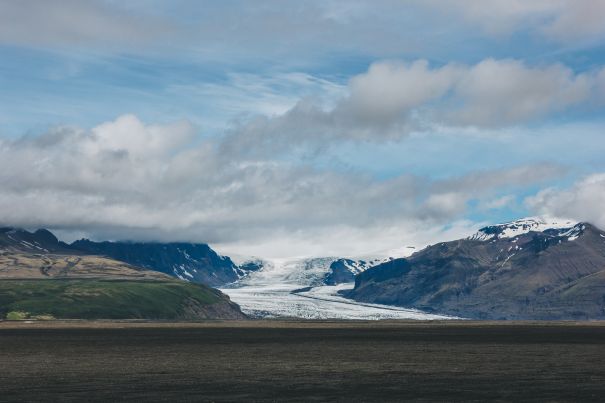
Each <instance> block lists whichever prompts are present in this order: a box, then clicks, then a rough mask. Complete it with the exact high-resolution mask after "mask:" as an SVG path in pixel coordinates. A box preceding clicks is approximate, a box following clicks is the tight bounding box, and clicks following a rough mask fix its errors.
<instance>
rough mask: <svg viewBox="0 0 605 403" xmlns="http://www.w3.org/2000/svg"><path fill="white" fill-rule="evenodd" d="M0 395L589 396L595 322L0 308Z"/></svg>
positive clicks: (596, 385) (600, 349)
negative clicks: (61, 313) (31, 312)
mask: <svg viewBox="0 0 605 403" xmlns="http://www.w3.org/2000/svg"><path fill="white" fill-rule="evenodd" d="M0 362H1V363H2V371H0V400H1V401H23V400H28V401H48V400H54V401H84V400H86V401H91V400H92V401H107V400H122V399H131V400H137V401H141V400H154V401H162V400H164V401H200V400H202V401H203V400H211V401H222V400H228V401H234V400H241V401H255V400H256V401H275V400H278V401H280V400H289V399H290V400H299V401H324V400H331V401H334V400H339V401H351V400H354V401H359V400H362V401H401V400H428V401H435V400H437V401H455V400H459V401H460V400H464V401H469V400H488V399H495V400H505V401H528V400H529V401H531V400H533V401H545V400H546V401H553V400H556V401H590V400H592V401H597V400H602V398H603V396H605V324H603V323H600V322H599V323H523V322H514V323H495V322H492V323H486V322H458V321H452V322H433V323H429V322H371V323H368V322H296V321H293V322H287V321H275V322H273V321H248V322H206V323H193V324H190V323H153V322H147V323H145V322H140V323H132V322H80V321H74V322H63V323H62V322H34V323H24V322H3V323H2V322H0Z"/></svg>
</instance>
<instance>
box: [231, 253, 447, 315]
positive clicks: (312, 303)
mask: <svg viewBox="0 0 605 403" xmlns="http://www.w3.org/2000/svg"><path fill="white" fill-rule="evenodd" d="M333 260H335V259H332V258H320V259H301V260H290V261H284V260H274V261H270V262H265V266H264V268H263V269H262V270H260V271H258V272H255V273H251V274H250V275H249V276H247V277H246V278H243V279H241V280H239V281H237V282H236V283H233V284H231V285H229V286H227V287H224V288H222V289H221V291H222V292H224V293H225V294H227V295H229V297H230V298H231V300H232V301H234V302H236V303H237V304H239V305H240V307H241V308H242V311H243V312H244V313H246V314H248V315H250V316H253V317H259V318H304V319H358V320H380V319H418V320H436V319H454V318H452V317H447V316H441V315H433V314H428V313H424V312H421V311H418V310H415V309H405V308H401V307H394V306H387V305H378V304H366V303H361V302H357V301H353V300H350V299H347V298H344V297H342V296H340V295H339V294H338V291H341V290H347V289H351V288H353V283H346V284H340V285H336V286H326V285H323V284H322V283H321V282H322V279H323V277H324V276H325V275H326V273H328V271H329V266H330V263H331V262H332V261H333ZM301 289H304V290H301Z"/></svg>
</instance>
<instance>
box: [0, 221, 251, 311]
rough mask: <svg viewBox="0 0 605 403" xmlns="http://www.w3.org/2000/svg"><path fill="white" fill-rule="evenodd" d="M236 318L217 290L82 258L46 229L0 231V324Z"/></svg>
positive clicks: (98, 258) (112, 261) (103, 258)
mask: <svg viewBox="0 0 605 403" xmlns="http://www.w3.org/2000/svg"><path fill="white" fill-rule="evenodd" d="M9 314H11V316H15V315H17V316H19V317H34V318H35V317H52V318H84V319H133V318H136V319H166V320H175V319H178V320H197V319H209V318H212V319H242V318H245V315H244V314H242V312H241V311H240V309H239V307H238V306H237V305H236V304H234V303H232V302H231V301H230V300H229V298H228V297H227V296H226V295H224V294H222V293H221V292H220V291H218V290H214V289H212V288H209V287H207V286H204V285H202V284H192V283H188V282H185V281H181V280H178V279H175V278H174V277H171V276H168V275H166V274H163V273H160V272H157V271H152V270H148V269H145V268H142V267H139V266H136V265H132V264H128V263H125V262H122V261H118V260H115V259H111V258H108V257H106V256H98V255H94V254H88V253H86V252H84V251H82V250H77V249H74V248H72V247H71V246H69V245H67V244H64V243H62V242H59V241H58V240H57V238H56V237H55V236H54V235H53V234H52V233H50V232H49V231H46V230H38V231H36V232H33V233H32V232H28V231H25V230H22V229H14V228H0V318H4V317H6V316H9Z"/></svg>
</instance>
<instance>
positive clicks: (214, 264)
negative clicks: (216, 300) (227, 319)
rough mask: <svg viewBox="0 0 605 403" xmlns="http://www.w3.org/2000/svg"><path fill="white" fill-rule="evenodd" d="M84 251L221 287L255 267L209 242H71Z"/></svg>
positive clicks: (74, 247)
mask: <svg viewBox="0 0 605 403" xmlns="http://www.w3.org/2000/svg"><path fill="white" fill-rule="evenodd" d="M70 247H71V248H73V249H77V250H79V251H81V252H84V253H92V254H95V255H102V256H107V257H110V258H112V259H116V260H119V261H122V262H126V263H129V264H132V265H135V266H139V267H144V268H147V269H151V270H156V271H159V272H162V273H166V274H168V275H170V276H174V277H178V278H180V279H181V280H186V281H191V282H193V283H199V284H206V285H209V286H211V287H218V286H222V285H225V284H228V283H232V282H234V281H237V280H239V279H240V278H242V277H244V276H245V275H246V274H247V273H248V271H249V270H255V268H253V267H248V266H244V267H239V266H237V265H236V264H235V263H233V261H231V259H230V258H229V257H226V256H220V255H219V254H217V253H216V252H215V251H214V250H212V248H210V247H209V246H208V245H206V244H192V243H153V242H93V241H89V240H87V239H82V240H79V241H76V242H74V243H72V244H71V245H70Z"/></svg>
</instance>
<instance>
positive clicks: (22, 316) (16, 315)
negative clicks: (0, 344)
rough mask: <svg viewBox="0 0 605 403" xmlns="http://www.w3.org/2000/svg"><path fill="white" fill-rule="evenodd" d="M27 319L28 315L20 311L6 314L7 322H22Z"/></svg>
mask: <svg viewBox="0 0 605 403" xmlns="http://www.w3.org/2000/svg"><path fill="white" fill-rule="evenodd" d="M27 318H29V313H27V312H21V311H11V312H9V313H7V314H6V319H7V320H23V319H27Z"/></svg>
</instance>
